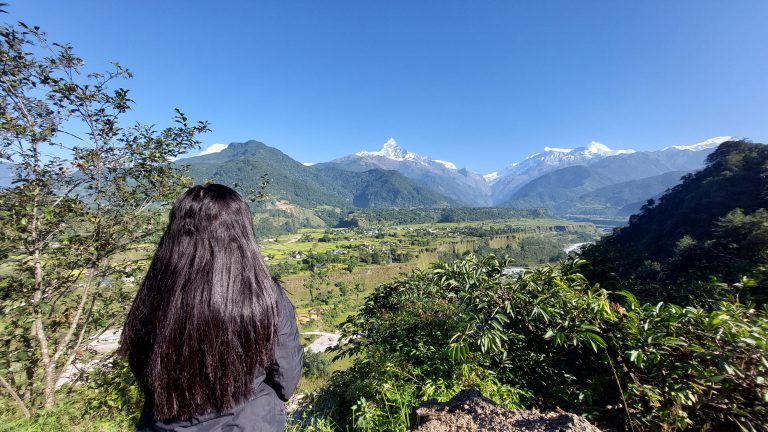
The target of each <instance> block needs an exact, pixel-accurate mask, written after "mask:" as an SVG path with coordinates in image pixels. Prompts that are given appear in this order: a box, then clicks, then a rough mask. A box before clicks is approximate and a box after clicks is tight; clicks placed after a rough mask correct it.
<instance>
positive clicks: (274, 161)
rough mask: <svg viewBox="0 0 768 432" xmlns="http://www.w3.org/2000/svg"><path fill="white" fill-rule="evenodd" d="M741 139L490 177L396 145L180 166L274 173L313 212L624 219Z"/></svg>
mask: <svg viewBox="0 0 768 432" xmlns="http://www.w3.org/2000/svg"><path fill="white" fill-rule="evenodd" d="M733 139H734V138H732V137H715V138H712V139H709V140H706V141H704V142H701V143H698V144H694V145H681V146H674V147H668V148H665V149H661V150H656V151H635V150H629V149H623V150H613V149H611V148H609V147H607V146H606V145H604V144H601V143H598V142H592V143H590V144H589V145H587V146H583V147H577V148H572V149H570V148H551V147H545V148H544V151H543V152H540V153H536V154H533V155H531V156H528V157H527V158H525V159H523V160H522V161H518V162H515V163H511V164H509V165H508V166H506V167H504V168H502V169H500V170H498V171H496V172H493V173H490V174H486V175H481V174H479V173H475V172H472V171H470V170H468V169H466V168H459V167H458V166H457V165H456V164H454V163H452V162H448V161H445V160H439V159H433V158H431V157H429V156H423V155H419V154H416V153H413V152H410V151H408V150H406V149H404V148H403V147H401V146H400V145H398V144H397V142H396V141H395V140H394V139H391V138H390V139H389V140H388V141H386V142H385V143H384V145H383V146H382V147H381V149H380V150H378V151H359V152H357V153H355V154H351V155H348V156H344V157H340V158H337V159H334V160H332V161H329V162H324V163H318V164H312V165H310V164H302V163H300V162H298V161H296V160H294V159H292V158H290V157H289V156H287V155H286V154H284V153H282V152H281V151H280V150H278V149H275V148H272V147H269V146H267V145H265V144H263V143H261V142H258V141H247V142H244V143H232V144H229V145H222V144H215V145H213V146H211V147H210V148H208V149H206V150H205V151H203V152H201V153H200V154H199V155H196V156H194V157H189V158H185V159H180V160H178V161H177V162H176V163H177V164H179V165H186V166H188V169H189V174H190V175H191V176H192V177H193V178H194V179H195V180H196V181H198V182H203V181H218V182H223V183H227V184H238V185H239V186H240V187H241V188H243V189H248V188H256V185H258V182H259V177H260V176H261V175H262V174H267V175H268V176H269V178H270V180H271V184H270V190H269V192H270V194H271V195H272V196H273V197H274V198H275V199H277V200H282V201H288V202H289V203H292V204H295V205H298V206H301V207H307V208H312V207H317V206H324V205H328V206H334V207H340V208H374V207H400V208H403V207H456V206H470V207H485V206H497V207H517V208H531V207H543V208H547V209H549V210H550V211H552V212H553V213H554V214H557V215H561V216H590V217H613V218H625V217H627V216H628V215H629V214H632V213H634V212H636V211H637V210H638V209H639V208H640V206H642V204H643V203H645V201H647V200H648V199H650V198H654V197H657V196H659V195H660V194H662V193H663V192H664V191H666V190H667V189H668V188H670V187H672V186H674V185H676V184H677V183H679V180H680V178H681V177H682V176H683V175H685V174H687V173H690V172H693V171H696V170H699V169H701V168H703V167H704V162H705V159H706V157H707V155H709V154H710V153H711V152H712V151H714V149H715V148H716V147H717V146H718V145H720V144H721V143H723V142H726V141H730V140H733Z"/></svg>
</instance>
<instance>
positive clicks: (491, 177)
mask: <svg viewBox="0 0 768 432" xmlns="http://www.w3.org/2000/svg"><path fill="white" fill-rule="evenodd" d="M483 178H484V179H485V181H486V182H488V183H493V181H494V180H496V179H497V178H499V172H498V171H494V172H492V173H489V174H485V175H484V176H483Z"/></svg>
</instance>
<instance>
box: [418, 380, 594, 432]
mask: <svg viewBox="0 0 768 432" xmlns="http://www.w3.org/2000/svg"><path fill="white" fill-rule="evenodd" d="M412 430H413V431H414V432H449V431H450V432H457V431H540V432H600V429H598V428H596V427H595V426H593V425H592V424H590V423H589V422H588V421H587V420H586V419H584V418H583V417H581V416H577V415H574V414H569V413H565V412H551V413H541V412H538V411H535V410H533V411H527V410H510V409H507V408H504V407H503V406H501V405H498V404H497V403H495V402H493V401H492V400H490V399H488V398H485V397H484V396H483V395H482V394H481V393H480V392H479V391H478V390H475V389H467V390H462V391H461V392H459V393H458V394H457V395H456V396H454V397H453V398H452V399H451V400H449V401H448V402H445V403H440V402H436V401H432V400H430V401H428V402H425V403H423V404H422V405H421V407H419V408H417V409H416V427H415V428H414V429H412Z"/></svg>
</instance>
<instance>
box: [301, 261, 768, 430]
mask: <svg viewBox="0 0 768 432" xmlns="http://www.w3.org/2000/svg"><path fill="white" fill-rule="evenodd" d="M583 264H584V262H583V261H574V260H571V261H567V262H563V263H560V264H558V265H551V266H543V267H541V268H539V269H537V270H534V271H531V272H529V273H526V274H525V275H522V276H518V277H511V276H507V275H505V274H504V268H505V267H506V266H507V263H506V262H505V261H503V260H499V259H498V258H496V257H495V256H493V255H489V256H487V257H485V258H483V259H477V258H475V257H474V256H472V255H469V256H466V257H465V258H463V259H462V260H458V261H455V262H453V263H447V264H446V263H438V264H436V265H435V266H434V268H433V269H432V270H431V271H421V272H415V273H412V274H410V275H407V276H405V277H402V278H401V279H399V280H397V281H394V282H392V283H389V284H385V285H382V286H381V287H379V288H378V289H377V290H376V291H375V292H374V293H373V294H372V295H371V296H370V297H369V298H368V300H367V302H366V304H365V305H364V307H363V308H362V309H361V311H360V312H359V313H358V314H357V315H354V316H352V317H350V318H349V319H348V320H347V321H346V323H345V324H344V327H343V333H344V336H345V337H346V338H347V340H348V342H347V343H346V344H344V345H343V346H341V347H340V348H339V352H338V355H340V356H352V357H354V358H355V365H354V366H353V367H352V368H351V369H350V370H348V371H345V372H344V373H337V374H335V375H334V376H333V377H332V379H331V382H330V385H329V387H328V388H327V389H326V390H325V391H324V392H323V393H322V394H321V395H320V396H319V397H318V399H317V400H316V404H315V409H316V412H317V413H324V414H325V415H326V416H329V417H331V418H333V420H334V421H335V422H336V424H339V425H342V426H347V427H351V428H353V429H357V430H370V429H376V430H403V429H406V428H407V427H408V426H409V424H410V418H409V414H410V412H411V409H412V408H413V407H414V406H415V405H417V404H418V403H419V402H420V401H423V400H425V399H428V398H437V399H439V400H447V399H448V398H450V397H451V396H453V395H454V394H455V393H457V392H458V391H459V390H460V389H462V388H466V387H478V388H480V389H481V391H482V392H483V393H484V394H485V395H486V396H488V397H490V398H492V399H494V400H496V401H497V402H499V403H501V404H503V405H505V406H508V407H513V408H514V407H523V406H525V407H530V406H534V407H538V408H542V409H555V408H561V409H566V410H569V411H573V412H576V413H579V414H584V415H586V416H588V417H589V418H591V419H593V420H594V421H596V422H597V423H599V424H601V425H603V426H605V427H610V428H619V429H624V428H626V429H629V428H630V427H631V428H634V429H635V430H675V429H686V428H689V429H697V430H698V429H707V428H713V429H720V430H722V429H735V428H741V429H742V430H764V429H761V428H763V426H762V425H764V424H768V412H767V411H766V402H768V384H766V382H765V378H766V376H768V353H767V352H766V351H767V347H766V343H767V341H768V321H767V320H766V319H767V317H768V313H766V311H756V310H754V309H751V308H750V307H748V306H745V305H741V304H738V303H735V302H732V303H722V304H720V305H719V308H718V309H717V310H715V311H705V310H703V309H698V308H693V307H688V308H681V307H678V306H675V305H669V304H664V303H659V304H656V305H642V304H640V303H639V302H638V301H637V300H636V299H635V297H634V296H633V295H632V294H630V293H628V292H619V293H610V292H608V291H606V290H604V289H602V288H601V287H599V286H596V285H591V284H589V282H588V281H587V280H586V279H585V278H584V277H583V276H582V275H581V274H580V273H579V269H580V267H581V266H582V265H583Z"/></svg>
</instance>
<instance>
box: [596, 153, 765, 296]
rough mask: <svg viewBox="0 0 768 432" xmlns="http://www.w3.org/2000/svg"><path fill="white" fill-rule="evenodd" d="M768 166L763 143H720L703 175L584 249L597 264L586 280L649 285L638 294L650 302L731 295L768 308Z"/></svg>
mask: <svg viewBox="0 0 768 432" xmlns="http://www.w3.org/2000/svg"><path fill="white" fill-rule="evenodd" d="M766 164H768V147H766V146H765V145H762V144H751V143H748V142H744V141H737V142H727V143H724V144H722V145H721V146H720V147H719V148H718V149H717V150H716V151H715V152H714V153H712V154H711V155H710V156H709V158H708V159H707V165H706V167H705V168H704V169H703V170H702V171H699V172H696V173H693V174H688V175H686V176H685V177H684V178H683V182H682V183H681V184H679V185H677V186H675V187H673V188H672V189H671V190H670V191H668V192H667V193H666V194H664V195H663V196H661V198H660V199H659V200H658V202H653V200H650V201H649V202H648V203H647V204H646V205H645V206H643V208H642V209H641V211H640V213H639V214H636V215H633V216H632V217H631V218H630V220H629V225H628V226H626V227H624V228H621V229H619V230H618V231H616V232H614V233H613V234H612V235H610V236H608V237H605V238H603V239H602V240H601V241H600V242H599V243H597V244H596V245H594V246H592V247H590V248H587V249H586V250H585V251H583V253H582V256H583V257H584V258H585V259H587V260H589V261H590V262H591V263H592V265H591V266H590V268H589V270H588V271H587V274H588V275H589V276H590V278H591V279H593V280H595V281H598V282H601V283H604V284H607V285H609V286H617V285H620V286H621V285H623V286H625V287H633V286H643V288H642V290H641V291H639V292H638V293H639V294H640V296H641V297H642V298H644V299H647V300H665V301H675V302H678V303H683V304H688V303H702V302H710V301H715V300H717V299H718V298H720V297H722V296H725V295H728V294H729V293H731V294H741V295H746V296H749V297H750V298H752V299H753V300H755V301H759V302H764V301H765V294H766V291H765V290H766V278H765V276H766V272H767V271H766V269H768V252H767V251H768V212H766V208H768V194H767V193H766V192H768V177H766V171H767V170H766V166H767V165H766ZM744 276H748V279H747V280H744V279H742V277H744ZM713 278H714V280H715V281H719V282H723V283H725V284H718V283H715V282H713Z"/></svg>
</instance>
